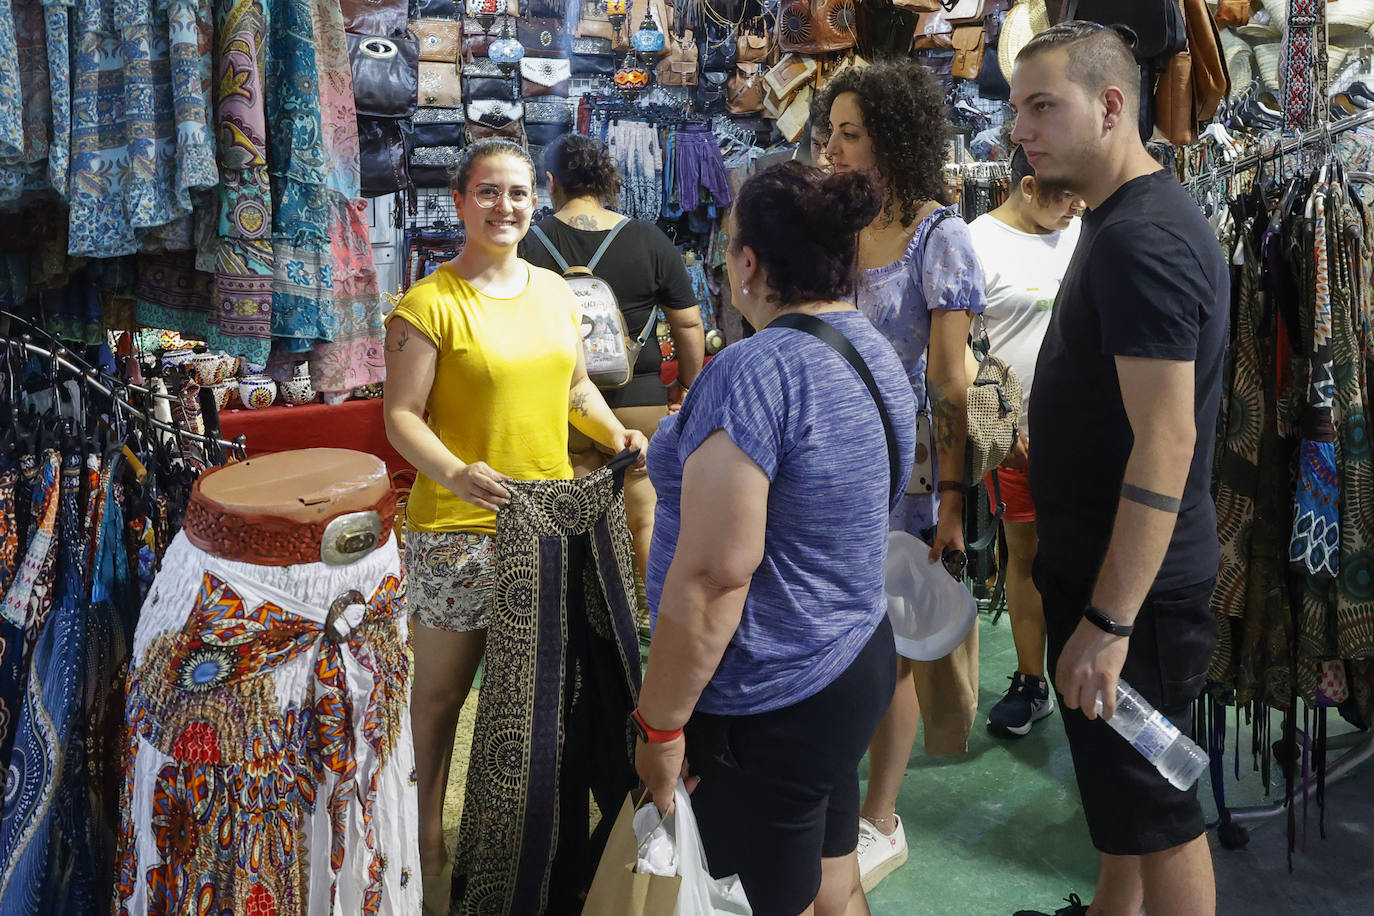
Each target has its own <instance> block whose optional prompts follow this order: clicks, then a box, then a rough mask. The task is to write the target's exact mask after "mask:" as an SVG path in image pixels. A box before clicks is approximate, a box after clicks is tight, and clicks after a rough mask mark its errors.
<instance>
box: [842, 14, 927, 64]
mask: <svg viewBox="0 0 1374 916" xmlns="http://www.w3.org/2000/svg"><path fill="white" fill-rule="evenodd" d="M857 12H858V16H859V18H858V24H857V26H856V27H855V30H856V32H857V38H856V40H855V42H854V50H855V51H856V52H858V54H859V55H861V56H862V57H863V58H864V60H879V59H881V58H886V57H906V56H907V54H908V53H909V52H910V51H911V39H912V38H913V37H914V36H915V34H916V23H917V22H919V21H920V15H919V14H918V13H917V12H916V11H915V10H908V9H902V8H900V7H896V6H891V5H888V6H882V5H879V4H874V3H860V4H859V5H858V7H857Z"/></svg>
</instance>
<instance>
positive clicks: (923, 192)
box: [824, 59, 949, 225]
mask: <svg viewBox="0 0 1374 916" xmlns="http://www.w3.org/2000/svg"><path fill="white" fill-rule="evenodd" d="M846 92H852V93H854V94H855V95H856V96H858V99H859V111H860V112H861V113H862V114H863V118H864V128H865V129H866V130H867V131H868V134H869V136H870V137H872V138H873V154H874V157H875V158H876V159H877V163H878V173H879V174H880V175H882V176H883V180H884V181H886V182H887V186H888V189H889V190H888V195H889V199H888V201H887V202H888V203H889V204H896V205H897V207H898V209H899V211H900V213H901V217H902V224H903V225H905V224H908V223H910V222H911V221H912V220H914V219H915V218H916V214H917V213H918V212H919V211H920V209H921V203H922V202H923V201H927V200H934V201H939V202H941V203H943V202H944V198H945V182H944V164H945V155H946V153H945V143H946V141H947V140H948V139H949V122H948V120H947V117H946V106H945V94H944V91H943V90H942V89H941V88H940V85H939V84H938V83H936V82H935V78H934V77H933V76H931V75H930V71H928V70H926V68H925V67H923V66H922V65H921V64H919V63H918V62H916V61H914V60H898V59H893V60H883V61H879V62H877V63H873V64H870V65H868V66H867V67H854V68H851V69H849V70H846V71H845V72H843V73H841V74H839V75H838V76H836V77H835V78H834V79H833V80H831V81H830V83H829V84H828V85H827V86H826V87H825V94H824V98H825V110H826V111H827V112H828V111H829V110H830V106H831V105H832V104H833V103H834V101H835V98H836V97H837V96H840V95H843V94H844V93H846Z"/></svg>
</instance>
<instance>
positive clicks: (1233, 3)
mask: <svg viewBox="0 0 1374 916" xmlns="http://www.w3.org/2000/svg"><path fill="white" fill-rule="evenodd" d="M1251 15H1252V13H1251V9H1250V0H1220V2H1219V3H1218V4H1217V11H1216V13H1215V19H1216V22H1217V25H1218V26H1220V27H1222V28H1226V27H1228V26H1229V27H1232V28H1236V27H1239V26H1243V25H1249V24H1250V16H1251Z"/></svg>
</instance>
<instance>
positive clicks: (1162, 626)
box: [1011, 22, 1230, 916]
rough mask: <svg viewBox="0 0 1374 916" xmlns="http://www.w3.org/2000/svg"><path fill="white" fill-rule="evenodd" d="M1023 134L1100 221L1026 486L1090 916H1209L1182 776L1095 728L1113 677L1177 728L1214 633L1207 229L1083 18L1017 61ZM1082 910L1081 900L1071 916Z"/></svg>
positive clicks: (1220, 337)
mask: <svg viewBox="0 0 1374 916" xmlns="http://www.w3.org/2000/svg"><path fill="white" fill-rule="evenodd" d="M1011 85H1012V94H1011V101H1012V104H1013V105H1014V106H1015V107H1016V110H1017V123H1016V129H1015V130H1014V131H1013V133H1012V139H1013V141H1014V142H1017V143H1020V144H1021V145H1022V147H1023V148H1024V149H1025V151H1026V154H1027V156H1028V158H1029V159H1030V162H1031V165H1032V166H1033V167H1034V168H1035V171H1036V180H1037V181H1038V182H1040V183H1042V184H1046V185H1059V186H1060V187H1062V188H1065V189H1068V190H1072V191H1074V192H1075V193H1077V194H1079V195H1080V196H1081V197H1083V198H1084V199H1085V200H1086V201H1087V202H1088V206H1089V208H1090V212H1089V213H1088V215H1087V216H1086V217H1084V219H1083V234H1082V238H1081V240H1080V242H1079V244H1078V248H1077V250H1076V252H1075V254H1074V258H1073V260H1072V261H1071V262H1070V265H1069V269H1068V273H1067V275H1066V276H1065V277H1064V281H1063V284H1062V285H1061V286H1060V289H1059V296H1058V299H1057V300H1056V301H1055V308H1054V316H1053V318H1052V320H1051V323H1050V327H1049V331H1048V333H1047V334H1046V336H1045V342H1044V344H1043V346H1042V347H1041V350H1040V356H1039V359H1038V361H1037V363H1036V375H1035V398H1034V399H1033V400H1032V401H1031V408H1030V410H1031V428H1032V429H1034V430H1035V446H1034V449H1033V450H1032V455H1033V458H1032V460H1031V466H1030V477H1031V493H1032V497H1033V499H1034V501H1035V509H1036V516H1037V519H1038V528H1039V537H1040V545H1039V555H1038V557H1037V560H1036V567H1035V581H1036V585H1037V586H1038V587H1039V589H1040V592H1041V594H1042V595H1043V596H1044V602H1045V618H1046V626H1047V630H1048V636H1049V665H1048V670H1049V671H1050V672H1051V676H1052V677H1053V679H1054V684H1055V688H1056V689H1057V690H1058V692H1059V694H1060V696H1061V702H1062V704H1063V706H1064V707H1066V709H1065V713H1064V727H1065V731H1066V732H1067V734H1068V738H1069V746H1070V749H1071V750H1072V752H1073V758H1074V769H1075V772H1076V774H1077V778H1078V784H1079V790H1080V793H1081V795H1082V799H1083V809H1084V814H1085V816H1086V818H1087V821H1088V827H1089V832H1090V833H1091V835H1092V839H1093V844H1094V845H1095V846H1096V847H1097V848H1098V850H1099V851H1100V852H1101V853H1102V854H1103V855H1102V863H1101V871H1100V874H1099V878H1098V885H1097V888H1096V893H1095V896H1094V900H1093V903H1092V909H1091V912H1092V913H1094V914H1097V913H1103V914H1117V913H1123V914H1124V913H1130V914H1135V913H1137V912H1138V911H1139V909H1140V907H1141V905H1142V903H1143V904H1144V906H1145V908H1146V910H1147V911H1148V912H1151V913H1156V912H1158V913H1170V914H1179V916H1184V914H1186V916H1192V914H1201V916H1211V914H1214V913H1215V911H1216V899H1215V898H1216V888H1215V882H1214V880H1213V876H1212V860H1211V853H1210V851H1209V849H1208V846H1207V838H1206V836H1205V834H1204V822H1203V817H1202V808H1201V806H1200V805H1199V803H1198V800H1197V788H1196V785H1194V786H1193V787H1192V788H1190V789H1189V790H1187V791H1182V790H1179V789H1177V788H1174V787H1173V786H1172V785H1171V784H1170V783H1169V782H1168V781H1167V780H1166V779H1165V778H1164V777H1163V776H1161V775H1160V774H1159V772H1158V771H1157V770H1156V769H1155V768H1154V766H1153V765H1152V764H1151V763H1150V762H1149V761H1148V760H1147V759H1146V758H1145V757H1144V756H1143V755H1142V754H1141V753H1139V752H1138V751H1137V750H1135V749H1134V748H1133V747H1131V746H1130V745H1129V744H1128V743H1127V742H1126V741H1125V740H1124V739H1123V738H1121V736H1120V735H1118V734H1117V733H1116V732H1115V731H1113V730H1112V729H1111V728H1110V726H1108V725H1107V724H1106V723H1105V722H1103V721H1101V717H1099V716H1098V714H1097V712H1096V710H1095V700H1096V699H1097V697H1098V696H1099V695H1100V696H1101V698H1102V706H1103V711H1102V717H1107V718H1110V717H1111V716H1112V714H1113V712H1114V711H1115V707H1116V684H1117V680H1118V678H1120V679H1121V680H1123V681H1125V682H1127V683H1129V684H1130V685H1131V686H1133V687H1134V688H1136V690H1138V691H1139V692H1140V693H1141V695H1143V696H1144V698H1145V699H1146V700H1147V701H1148V702H1150V703H1152V704H1153V705H1154V706H1155V707H1156V708H1157V709H1159V710H1160V711H1161V712H1162V713H1163V714H1164V715H1165V716H1166V717H1167V718H1168V719H1170V720H1171V721H1172V722H1173V723H1174V724H1175V725H1177V726H1178V727H1179V728H1180V729H1182V731H1183V732H1184V733H1187V732H1189V731H1190V730H1191V726H1192V721H1191V720H1192V715H1191V704H1192V702H1193V700H1195V699H1196V698H1197V696H1198V695H1199V693H1200V691H1201V689H1202V685H1203V679H1204V677H1205V674H1206V671H1207V666H1208V664H1209V662H1210V659H1211V652H1212V648H1213V646H1214V644H1215V640H1216V631H1215V622H1214V620H1213V617H1212V614H1211V611H1210V609H1209V607H1208V599H1209V597H1210V594H1211V590H1212V583H1213V579H1214V576H1215V574H1216V570H1217V563H1218V560H1219V549H1218V543H1217V535H1216V513H1215V508H1214V506H1213V504H1212V499H1211V495H1210V489H1209V484H1210V479H1211V469H1212V448H1213V437H1214V434H1215V427H1216V418H1217V409H1218V404H1219V400H1220V394H1221V366H1222V358H1223V353H1224V349H1225V346H1226V339H1227V321H1228V317H1229V305H1228V304H1229V300H1230V292H1229V279H1228V272H1227V266H1226V261H1225V258H1224V256H1223V254H1222V251H1221V248H1220V246H1219V245H1218V244H1217V240H1216V238H1215V236H1213V234H1212V233H1211V231H1210V229H1209V227H1208V225H1207V222H1206V220H1205V219H1204V218H1203V217H1202V215H1201V213H1199V212H1198V210H1197V207H1196V206H1195V205H1194V204H1193V202H1192V201H1191V200H1190V199H1189V197H1188V196H1187V194H1186V193H1185V192H1184V191H1183V190H1182V189H1181V188H1180V187H1179V185H1178V183H1177V182H1176V181H1174V179H1173V178H1172V177H1171V176H1170V175H1169V174H1168V173H1167V172H1165V171H1161V170H1160V168H1159V166H1158V164H1157V163H1156V162H1155V161H1154V160H1153V159H1151V158H1150V156H1149V155H1148V154H1147V153H1146V151H1145V148H1144V146H1143V145H1142V144H1141V142H1140V136H1139V132H1138V131H1137V129H1136V117H1135V112H1136V111H1137V110H1138V102H1139V99H1138V87H1139V85H1140V81H1139V75H1138V71H1137V68H1136V64H1135V61H1134V59H1133V58H1132V56H1131V53H1130V51H1129V49H1128V48H1127V47H1126V45H1125V43H1124V42H1123V41H1122V40H1121V38H1120V36H1119V35H1118V34H1117V33H1116V32H1114V31H1112V30H1111V29H1106V28H1103V27H1102V26H1098V25H1094V24H1090V23H1084V22H1066V23H1062V24H1060V25H1057V26H1054V27H1053V28H1051V29H1049V30H1047V31H1045V32H1042V33H1040V34H1039V35H1038V36H1036V37H1035V38H1034V39H1033V40H1032V41H1031V42H1030V43H1029V44H1028V45H1027V46H1026V47H1025V48H1024V49H1023V50H1022V51H1021V53H1020V55H1019V56H1018V57H1017V64H1016V70H1015V72H1014V74H1013V77H1012V80H1011ZM1088 911H1089V910H1088V908H1087V907H1083V906H1077V905H1075V906H1071V908H1070V909H1067V910H1061V911H1060V912H1063V913H1073V912H1081V913H1087V912H1088Z"/></svg>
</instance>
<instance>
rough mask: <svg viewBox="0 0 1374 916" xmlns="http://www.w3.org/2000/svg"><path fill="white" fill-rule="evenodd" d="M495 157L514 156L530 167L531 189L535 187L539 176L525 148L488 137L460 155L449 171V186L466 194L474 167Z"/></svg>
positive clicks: (465, 148) (507, 141)
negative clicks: (484, 160) (535, 172)
mask: <svg viewBox="0 0 1374 916" xmlns="http://www.w3.org/2000/svg"><path fill="white" fill-rule="evenodd" d="M494 156H514V157H515V158H516V159H519V160H520V161H521V162H523V163H525V165H527V166H529V167H530V187H531V188H533V187H534V185H535V179H536V178H537V176H536V175H535V174H534V160H533V159H531V158H530V154H529V153H527V152H525V148H524V147H522V146H521V145H520V144H519V143H513V142H511V141H510V140H503V139H501V138H500V137H488V138H487V139H485V140H478V141H477V142H476V143H470V144H468V145H467V146H465V147H463V151H462V152H461V153H459V154H458V160H457V161H456V162H454V163H453V168H451V169H450V170H449V184H448V186H449V187H450V188H451V189H453V190H454V191H457V192H458V193H459V194H466V193H467V192H468V179H469V178H471V177H472V167H473V166H474V165H476V164H477V163H479V162H481V161H482V160H483V159H491V158H493V157H494Z"/></svg>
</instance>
